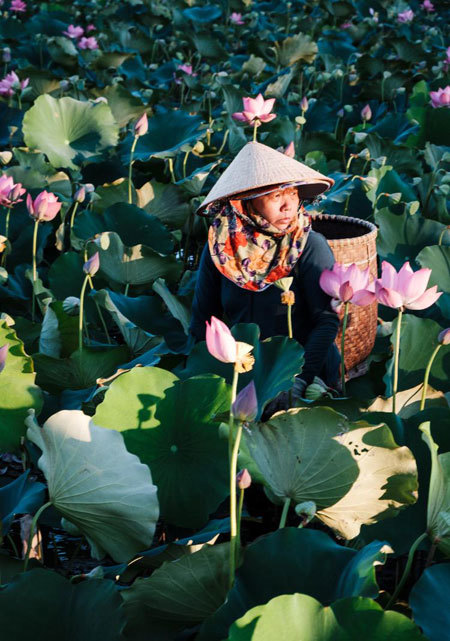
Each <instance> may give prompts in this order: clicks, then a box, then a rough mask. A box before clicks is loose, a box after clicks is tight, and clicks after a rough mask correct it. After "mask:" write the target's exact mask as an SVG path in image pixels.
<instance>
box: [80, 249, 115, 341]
mask: <svg viewBox="0 0 450 641" xmlns="http://www.w3.org/2000/svg"><path fill="white" fill-rule="evenodd" d="M85 262H86V261H85ZM88 278H89V286H90V288H91V290H93V289H94V283H93V282H92V277H91V275H90V274H88ZM94 303H95V306H96V308H97V312H98V315H99V318H100V322H101V324H102V326H103V331H104V332H105V334H106V340H107V342H108V345H112V343H111V337H110V335H109V332H108V327H107V325H106V321H105V319H104V318H103V314H102V310H101V308H100V305H99V304H98V303H97V301H96V300H95V298H94Z"/></svg>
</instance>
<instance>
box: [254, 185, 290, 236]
mask: <svg viewBox="0 0 450 641" xmlns="http://www.w3.org/2000/svg"><path fill="white" fill-rule="evenodd" d="M250 202H251V205H252V207H253V209H254V210H255V211H256V213H257V214H260V216H263V218H265V219H266V220H267V222H269V223H270V224H271V225H274V226H275V227H277V228H278V229H280V230H285V229H287V228H288V227H289V225H290V224H291V222H292V220H293V218H294V217H295V216H296V215H297V210H298V206H299V203H300V199H299V197H298V190H297V187H288V188H286V189H277V190H276V191H273V192H272V193H270V194H266V195H265V196H258V197H257V198H252V200H251V201H250Z"/></svg>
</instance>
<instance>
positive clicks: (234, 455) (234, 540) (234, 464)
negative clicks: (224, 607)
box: [229, 422, 242, 589]
mask: <svg viewBox="0 0 450 641" xmlns="http://www.w3.org/2000/svg"><path fill="white" fill-rule="evenodd" d="M241 436H242V422H241V423H239V427H238V429H237V433H236V439H235V441H234V445H233V451H232V454H231V465H230V526H231V527H230V535H231V536H230V575H229V588H230V589H231V588H232V587H233V582H234V573H235V571H236V557H237V554H236V552H237V550H236V548H237V519H236V516H237V515H236V471H237V459H238V453H239V445H240V443H241Z"/></svg>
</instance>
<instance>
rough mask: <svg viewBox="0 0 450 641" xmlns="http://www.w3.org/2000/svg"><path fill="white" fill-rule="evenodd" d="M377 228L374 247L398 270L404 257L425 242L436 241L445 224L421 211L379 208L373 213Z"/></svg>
mask: <svg viewBox="0 0 450 641" xmlns="http://www.w3.org/2000/svg"><path fill="white" fill-rule="evenodd" d="M375 222H376V224H377V225H378V227H379V228H380V233H379V235H378V237H377V250H378V253H379V255H380V257H381V258H382V259H383V260H387V261H388V262H390V263H391V264H392V265H394V267H395V268H396V269H397V270H398V269H400V267H401V266H402V265H403V263H404V262H405V261H406V260H409V261H412V260H413V259H414V258H415V257H416V255H417V254H418V253H419V252H420V251H421V250H422V249H423V248H424V247H427V246H428V245H437V243H438V241H439V236H440V234H441V232H442V230H443V229H445V225H442V223H438V222H436V221H435V220H429V219H428V218H424V217H423V216H421V215H420V214H413V215H411V214H407V213H404V214H402V215H397V214H393V213H392V212H390V211H389V209H387V208H384V209H380V210H379V211H377V212H376V214H375Z"/></svg>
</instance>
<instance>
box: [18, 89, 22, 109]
mask: <svg viewBox="0 0 450 641" xmlns="http://www.w3.org/2000/svg"><path fill="white" fill-rule="evenodd" d="M17 107H18V109H22V100H21V98H20V93H18V94H17Z"/></svg>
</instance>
